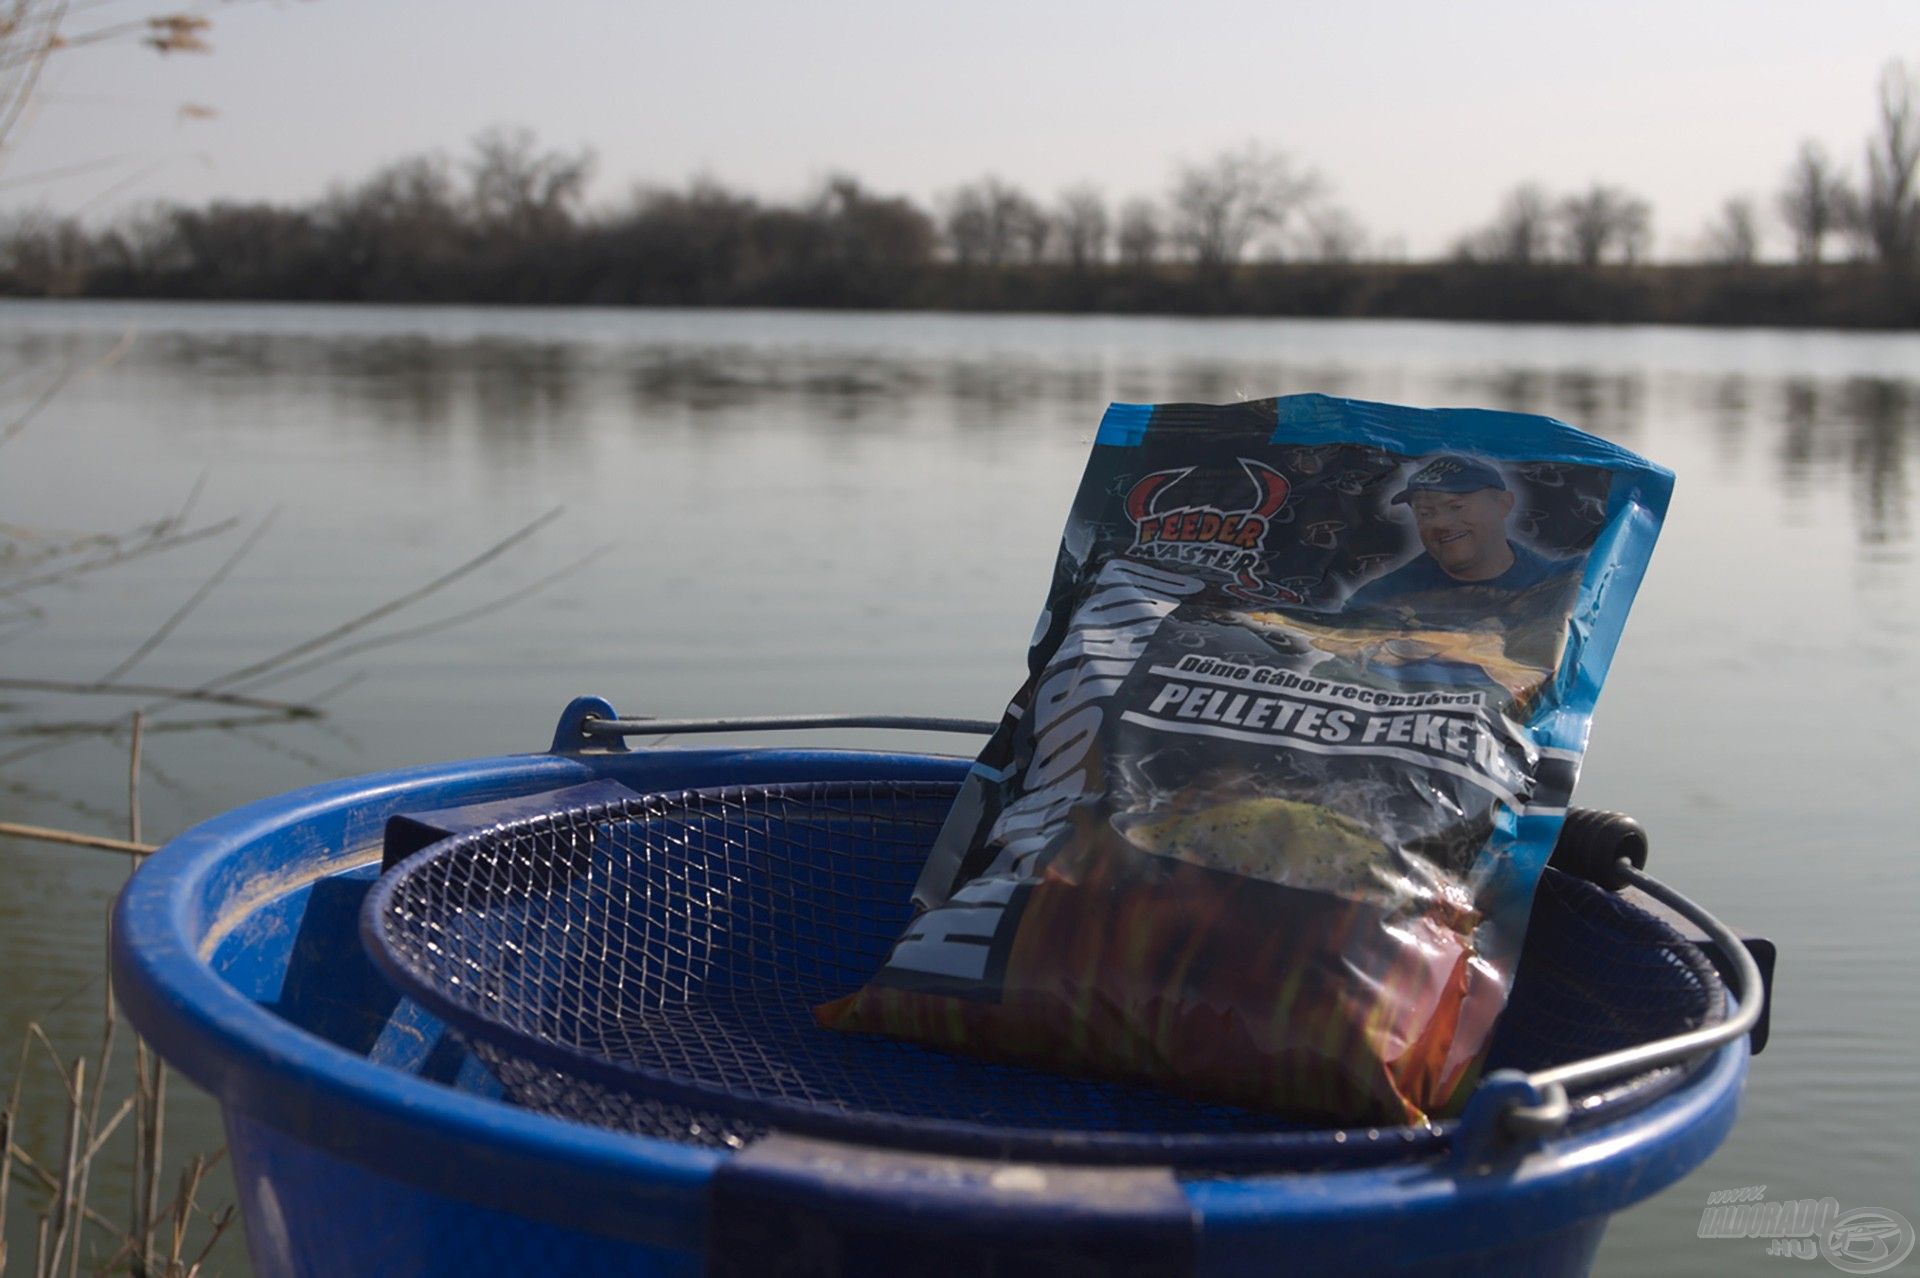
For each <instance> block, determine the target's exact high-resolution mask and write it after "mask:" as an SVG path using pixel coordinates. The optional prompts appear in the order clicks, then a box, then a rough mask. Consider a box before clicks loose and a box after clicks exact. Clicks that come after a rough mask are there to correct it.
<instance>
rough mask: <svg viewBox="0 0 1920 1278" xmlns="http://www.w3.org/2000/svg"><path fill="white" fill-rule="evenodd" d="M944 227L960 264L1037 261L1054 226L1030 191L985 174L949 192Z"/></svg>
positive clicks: (996, 264) (955, 257)
mask: <svg viewBox="0 0 1920 1278" xmlns="http://www.w3.org/2000/svg"><path fill="white" fill-rule="evenodd" d="M944 229H945V231H946V235H947V246H948V248H949V249H950V250H951V252H952V254H953V259H954V261H956V262H958V263H959V264H960V265H962V266H1004V265H1006V264H1007V263H1009V262H1013V261H1017V260H1021V259H1025V260H1027V261H1034V260H1037V259H1038V258H1039V257H1040V256H1041V255H1042V254H1043V253H1044V252H1045V250H1046V241H1047V235H1048V233H1049V232H1050V230H1051V227H1050V226H1049V225H1048V222H1047V217H1046V214H1045V213H1044V212H1042V211H1041V209H1040V207H1039V205H1037V204H1035V203H1034V202H1033V200H1032V199H1030V198H1029V197H1028V196H1027V195H1026V194H1024V193H1023V192H1021V191H1020V190H1019V189H1017V188H1015V187H1013V186H1010V185H1008V184H1007V183H1005V182H1002V181H1001V180H1000V179H999V178H996V177H984V178H981V179H979V180H978V181H976V182H971V183H969V184H967V185H966V186H963V187H961V188H960V189H959V190H957V191H955V192H954V193H953V194H952V195H950V196H948V197H947V200H946V216H945V218H944Z"/></svg>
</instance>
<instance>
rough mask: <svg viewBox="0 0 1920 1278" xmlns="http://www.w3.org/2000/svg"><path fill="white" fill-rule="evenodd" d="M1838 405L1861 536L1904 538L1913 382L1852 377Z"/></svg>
mask: <svg viewBox="0 0 1920 1278" xmlns="http://www.w3.org/2000/svg"><path fill="white" fill-rule="evenodd" d="M1842 404H1843V414H1842V415H1843V417H1844V418H1845V420H1846V422H1847V425H1848V432H1847V433H1848V438H1847V461H1848V469H1849V470H1850V472H1851V473H1852V474H1853V476H1854V477H1855V483H1854V487H1853V503H1854V513H1855V517H1856V520H1857V523H1858V527H1859V530H1860V539H1861V541H1862V542H1863V543H1864V544H1865V545H1867V546H1873V547H1878V546H1886V545H1889V544H1891V543H1894V542H1904V541H1906V540H1907V537H1908V535H1909V533H1908V529H1909V511H1910V509H1911V504H1912V503H1911V501H1910V500H1909V498H1910V492H1911V489H1910V480H1909V477H1908V474H1907V461H1908V456H1909V453H1910V451H1911V448H1912V437H1913V433H1914V432H1913V426H1914V386H1913V383H1912V382H1895V381H1888V380H1885V379H1881V378H1861V379H1856V380H1854V381H1851V382H1848V383H1847V385H1846V389H1845V392H1844V394H1843V396H1842Z"/></svg>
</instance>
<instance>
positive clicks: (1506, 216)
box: [1458, 182, 1553, 266]
mask: <svg viewBox="0 0 1920 1278" xmlns="http://www.w3.org/2000/svg"><path fill="white" fill-rule="evenodd" d="M1458 252H1459V254H1460V256H1462V257H1466V258H1469V259H1472V260H1475V261H1486V262H1499V263H1501V264H1503V265H1506V266H1533V265H1537V264H1538V263H1541V262H1544V261H1546V260H1547V259H1548V258H1550V257H1551V256H1552V255H1553V200H1552V198H1551V197H1550V196H1549V195H1548V194H1547V192H1546V189H1545V188H1544V187H1542V186H1540V185H1539V184H1538V183H1537V182H1527V183H1523V184H1522V185H1520V186H1516V187H1514V188H1513V190H1511V191H1509V192H1507V197H1506V199H1504V200H1503V201H1501V204H1500V211H1499V212H1498V213H1496V214H1494V218H1493V223H1492V225H1490V226H1488V227H1486V228H1485V229H1484V230H1481V231H1477V232H1475V233H1473V234H1472V235H1469V236H1468V237H1467V238H1466V239H1464V240H1462V241H1461V243H1460V246H1459V249H1458Z"/></svg>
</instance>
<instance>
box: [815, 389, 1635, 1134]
mask: <svg viewBox="0 0 1920 1278" xmlns="http://www.w3.org/2000/svg"><path fill="white" fill-rule="evenodd" d="M1672 483H1673V477H1672V475H1671V474H1670V473H1669V472H1668V471H1666V470H1663V469H1661V468H1659V467H1657V466H1655V465H1653V464H1651V463H1649V462H1647V461H1645V460H1643V459H1642V458H1640V457H1637V456H1635V455H1634V454H1633V453H1630V452H1627V451H1626V450H1624V449H1621V448H1618V447H1615V446H1614V445H1612V444H1609V443H1606V442H1605V441H1603V440H1599V439H1596V438H1594V437H1592V436H1589V435H1587V434H1584V433H1582V432H1580V431H1578V430H1575V429H1574V428H1573V427H1571V426H1567V425H1565V424H1563V423H1561V422H1557V421H1554V420H1551V419H1548V418H1543V417H1532V416H1525V415H1521V414H1514V413H1500V412H1484V411H1478V410H1469V409H1442V410H1425V409H1412V408H1402V407H1396V406H1391V405H1384V404H1369V403H1361V402H1357V401H1352V400H1342V399H1332V398H1327V397H1324V396H1319V395H1302V396H1290V397H1287V398H1283V399H1278V400H1264V401H1259V402H1255V403H1246V404H1234V405H1227V406H1212V405H1194V404H1167V405H1158V406H1140V405H1120V404H1116V405H1114V406H1113V407H1112V408H1110V409H1109V410H1108V412H1107V414H1106V418H1105V420H1104V421H1103V422H1102V424H1101V427H1100V433H1099V436H1098V438H1097V439H1096V440H1095V443H1094V447H1093V455H1092V458H1091V460H1090V461H1089V463H1088V466H1087V470H1086V474H1085V476H1084V478H1083V479H1082V480H1081V483H1080V488H1079V492H1078V495H1077V496H1076V498H1075V500H1074V504H1073V509H1072V512H1071V514H1070V516H1069V518H1068V521H1067V529H1066V533H1065V536H1064V537H1063V539H1062V542H1061V546H1060V554H1059V560H1058V565H1057V568H1056V570H1055V575H1054V580H1053V587H1052V591H1051V593H1050V595H1049V597H1048V600H1047V607H1046V611H1045V612H1044V613H1043V614H1042V616H1041V619H1040V624H1039V627H1038V629H1037V631H1036V633H1035V636H1034V640H1033V644H1032V649H1031V652H1030V660H1029V676H1028V679H1027V681H1026V683H1025V685H1024V686H1023V687H1022V688H1021V689H1020V691H1019V692H1018V693H1017V694H1016V695H1015V697H1014V698H1013V701H1012V702H1011V704H1010V705H1009V707H1008V709H1007V713H1006V717H1005V719H1004V720H1003V721H1002V723H1001V724H1000V727H999V729H998V731H997V732H996V733H995V735H994V736H993V737H992V739H991V740H990V741H989V742H988V744H987V746H986V748H985V750H984V751H983V752H982V753H981V755H980V757H979V760H978V762H977V763H976V764H975V765H974V767H973V769H972V772H971V773H970V775H969V776H968V778H967V780H966V781H965V783H964V784H963V786H962V789H961V792H960V796H959V798H958V799H957V800H956V802H955V806H954V808H953V811H952V812H951V814H950V815H949V817H948V819H947V821H946V824H945V826H944V827H943V828H942V830H941V832H940V834H939V836H938V838H937V839H936V841H935V843H934V846H933V849H932V851H931V853H930V854H929V858H928V861H927V864H926V867H925V870H924V872H923V874H922V875H921V877H920V881H919V884H918V886H917V888H916V889H915V893H914V900H915V904H916V906H918V907H919V910H920V912H919V913H918V914H917V915H916V916H915V918H914V920H913V921H912V923H911V924H910V925H909V926H908V927H907V929H906V931H905V933H904V934H903V935H902V936H901V937H900V939H899V940H898V941H897V942H896V943H895V945H894V948H893V950H892V951H891V953H890V955H889V957H888V959H887V961H886V963H885V965H884V966H883V967H882V969H881V970H880V971H879V972H878V973H877V974H876V975H875V976H874V977H873V978H872V980H871V981H870V982H869V983H868V984H867V985H866V986H865V987H864V988H863V989H861V990H860V991H859V992H857V993H855V994H852V995H850V996H848V997H846V998H843V999H841V1000H839V1001H837V1002H834V1003H830V1004H826V1005H824V1006H822V1007H820V1008H818V1009H816V1016H817V1017H818V1019H819V1020H820V1022H821V1023H822V1024H824V1025H827V1026H830V1027H832V1028H835V1029H842V1030H853V1031H866V1032H877V1033H884V1034H890V1035H896V1036H900V1037H904V1038H910V1039H914V1040H917V1041H919V1042H922V1043H926V1044H929V1045H933V1046H937V1047H941V1048H947V1049H951V1050H956V1051H962V1052H967V1053H970V1054H974V1055H980V1056H987V1057H992V1058H994V1059H998V1060H1004V1061H1014V1062H1019V1063H1022V1064H1028V1065H1035V1066H1040V1067H1044V1068H1051V1069H1060V1070H1066V1071H1070V1072H1077V1073H1083V1074H1093V1075H1099V1076H1102V1077H1106V1078H1114V1079H1121V1080H1126V1081H1132V1082H1138V1083H1147V1084H1154V1085H1159V1086H1163V1087H1166V1088H1170V1089H1172V1090H1176V1091H1180V1092H1183V1093H1185V1094H1187V1095H1190V1096H1197V1097H1200V1098H1202V1099H1207V1100H1213V1101H1219V1102H1224V1103H1228V1104H1235V1105H1242V1106H1246V1107H1250V1108H1260V1109H1269V1110H1277V1111H1281V1112H1287V1113H1293V1114H1298V1115H1300V1116H1302V1117H1315V1118H1320V1119H1332V1120H1335V1121H1342V1122H1372V1123H1401V1122H1405V1123H1418V1122H1421V1121H1424V1120H1426V1119H1428V1118H1429V1117H1432V1116H1438V1115H1441V1114H1444V1113H1447V1112H1449V1109H1450V1106H1452V1105H1454V1104H1456V1103H1458V1102H1459V1101H1461V1100H1463V1099H1464V1097H1465V1094H1466V1092H1467V1091H1468V1090H1470V1087H1471V1084H1472V1083H1473V1082H1474V1081H1475V1079H1476V1078H1477V1074H1478V1069H1479V1063H1480V1058H1481V1056H1482V1054H1483V1052H1484V1049H1485V1047H1486V1045H1487V1042H1488V1039H1489V1037H1490V1035H1491V1031H1492V1028H1493V1023H1494V1020H1495V1018H1496V1016H1497V1015H1498V1013H1499V1011H1500V1009H1501V1007H1502V1006H1503V1004H1504V1002H1505V999H1506V994H1507V990H1508V988H1509V986H1510V984H1511V982H1512V978H1513V975H1514V967H1515V964H1516V963H1517V961H1518V956H1519V951H1520V942H1521V940H1522V934H1523V932H1524V930H1525V928H1526V922H1527V916H1528V912H1529V909H1530V905H1531V901H1532V896H1533V890H1534V887H1535V884H1536V883H1537V882H1538V880H1539V878H1540V874H1541V871H1542V867H1543V866H1544V865H1545V863H1546V860H1547V857H1548V854H1549V853H1550V852H1551V850H1552V848H1553V844H1554V840H1555V838H1556V837H1557V836H1558V834H1559V830H1560V825H1561V822H1562V820H1563V818H1564V816H1565V812H1566V806H1567V802H1568V799H1569V796H1570V794H1571V791H1572V786H1573V781H1574V776H1575V773H1576V771H1577V770H1578V767H1579V763H1580V757H1581V754H1582V752H1583V751H1584V749H1585V747H1586V743H1587V730H1588V723H1589V716H1590V715H1591V713H1592V710H1593V703H1594V698H1595V696H1596V695H1597V694H1598V692H1599V690H1600V685H1601V681H1602V679H1603V678H1604V676H1605V674H1606V671H1607V665H1608V662H1609V660H1610V659H1611V657H1612V655H1613V651H1614V646H1615V644H1616V642H1617V641H1618V639H1619V635H1620V630H1621V626H1622V624H1623V623H1624V621H1625V619H1626V614H1627V609H1628V605H1629V603H1630V602H1631V600H1632V598H1633V594H1634V591H1635V590H1636V589H1637V588H1638V586H1639V584H1640V580H1641V577H1642V574H1643V572H1644V570H1645V568H1646V564H1647V560H1648V556H1649V555H1650V554H1651V552H1652V550H1653V543H1654V539H1655V537H1656V535H1657V533H1658V531H1659V527H1660V521H1661V518H1662V516H1663V514H1664V513H1665V510H1666V505H1667V499H1668V495H1669V494H1670V492H1671V490H1672Z"/></svg>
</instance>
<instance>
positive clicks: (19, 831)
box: [0, 821, 156, 856]
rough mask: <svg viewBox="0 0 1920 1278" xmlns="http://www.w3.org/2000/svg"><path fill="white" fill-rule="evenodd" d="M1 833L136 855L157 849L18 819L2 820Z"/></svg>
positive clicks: (138, 843)
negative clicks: (23, 822)
mask: <svg viewBox="0 0 1920 1278" xmlns="http://www.w3.org/2000/svg"><path fill="white" fill-rule="evenodd" d="M0 835H3V836H5V837H7V838H9V839H29V840H31V841H33V842H36V843H64V844H66V845H67V846H69V847H76V848H99V849H100V850H101V851H103V852H131V853H133V854H134V855H135V856H146V855H147V854H148V853H150V852H153V851H155V850H156V845H155V844H152V843H140V842H136V841H134V840H131V839H109V838H107V837H106V836H105V835H100V834H78V833H76V832H74V831H72V830H55V829H52V828H50V827H48V826H44V825H23V824H21V823H19V822H17V821H0Z"/></svg>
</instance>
